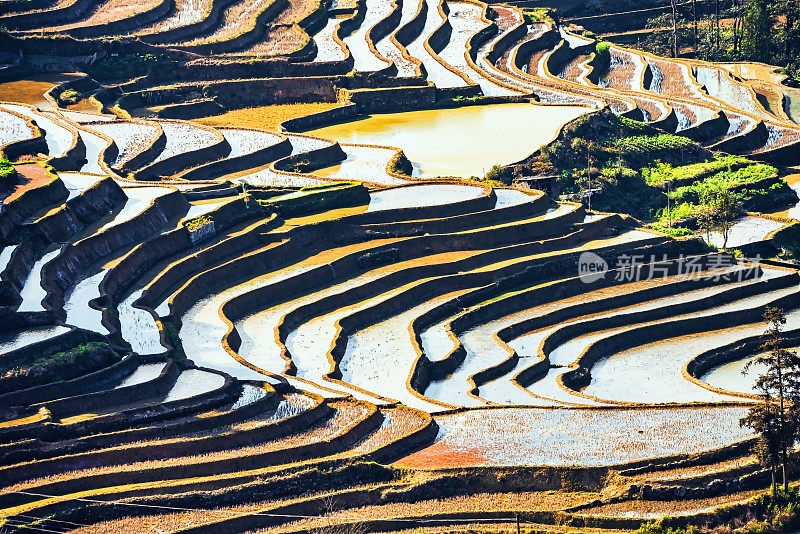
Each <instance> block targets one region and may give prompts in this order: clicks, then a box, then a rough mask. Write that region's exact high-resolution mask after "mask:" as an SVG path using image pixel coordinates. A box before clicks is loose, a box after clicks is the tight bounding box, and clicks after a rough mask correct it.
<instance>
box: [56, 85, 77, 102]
mask: <svg viewBox="0 0 800 534" xmlns="http://www.w3.org/2000/svg"><path fill="white" fill-rule="evenodd" d="M58 99H59V100H61V102H63V103H64V104H67V105H72V104H77V103H78V101H79V100H80V99H81V95H80V93H78V91H76V90H74V89H67V90H66V91H64V92H63V93H61V94H60V95H59V96H58Z"/></svg>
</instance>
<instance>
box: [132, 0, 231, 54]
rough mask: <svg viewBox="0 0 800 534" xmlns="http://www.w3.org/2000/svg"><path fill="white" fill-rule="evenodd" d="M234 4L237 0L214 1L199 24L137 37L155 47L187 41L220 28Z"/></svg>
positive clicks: (138, 34)
mask: <svg viewBox="0 0 800 534" xmlns="http://www.w3.org/2000/svg"><path fill="white" fill-rule="evenodd" d="M234 3H236V0H212V3H211V9H210V10H209V11H207V12H206V13H204V14H203V18H201V19H200V20H199V21H197V22H194V23H191V24H186V25H183V26H178V27H176V28H171V29H169V30H164V31H159V32H154V33H137V34H136V36H137V37H138V38H139V39H140V40H141V41H144V42H145V43H149V44H154V45H158V44H165V43H179V42H181V41H187V40H189V39H191V38H193V37H196V36H198V35H202V34H203V33H207V32H210V31H211V30H212V29H214V28H216V27H217V26H219V25H220V24H221V23H222V16H223V15H224V14H225V10H226V9H227V8H228V7H230V6H231V5H233V4H234Z"/></svg>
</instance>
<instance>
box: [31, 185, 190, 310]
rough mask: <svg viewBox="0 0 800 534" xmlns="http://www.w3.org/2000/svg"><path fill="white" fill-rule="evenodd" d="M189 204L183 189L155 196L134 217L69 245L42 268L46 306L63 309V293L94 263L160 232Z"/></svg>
mask: <svg viewBox="0 0 800 534" xmlns="http://www.w3.org/2000/svg"><path fill="white" fill-rule="evenodd" d="M188 205H189V203H188V202H187V201H186V199H185V198H184V197H183V195H181V194H180V192H178V191H173V192H171V193H167V194H165V195H162V196H160V197H157V198H156V199H154V200H153V201H152V202H151V203H150V205H149V206H148V207H147V208H145V209H144V210H143V211H142V212H141V213H139V214H138V215H136V216H135V217H133V218H131V219H129V220H127V221H125V222H123V223H120V224H116V225H114V226H111V227H110V228H108V229H107V230H106V231H103V232H100V233H99V234H93V235H91V236H89V237H87V238H84V239H81V240H80V241H77V242H76V243H73V244H71V245H69V246H68V247H66V248H65V249H64V250H63V251H62V252H61V253H60V254H59V255H58V256H57V257H56V258H54V259H53V260H52V261H50V262H49V263H47V264H46V265H45V266H44V268H43V269H42V287H44V289H46V290H47V297H45V302H44V305H45V309H50V310H61V309H62V307H63V298H64V297H63V295H64V292H65V291H66V290H68V289H69V288H70V287H72V285H73V284H74V283H75V282H76V281H77V280H78V279H79V278H80V277H81V275H82V273H84V272H85V271H86V270H87V269H88V268H89V267H90V266H91V265H93V264H94V263H95V262H97V261H98V260H100V259H102V258H103V257H104V256H106V255H107V254H110V253H111V252H112V251H114V250H119V249H121V248H123V247H125V246H127V245H130V244H132V243H135V242H136V241H141V240H143V239H145V238H146V237H147V236H149V235H151V234H152V233H154V232H156V231H158V230H159V229H161V228H162V226H163V224H164V222H165V221H166V220H168V219H169V218H170V217H171V216H173V215H177V214H178V213H181V212H183V213H185V210H187V209H188Z"/></svg>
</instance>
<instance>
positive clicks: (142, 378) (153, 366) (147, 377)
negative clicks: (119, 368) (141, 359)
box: [114, 363, 167, 389]
mask: <svg viewBox="0 0 800 534" xmlns="http://www.w3.org/2000/svg"><path fill="white" fill-rule="evenodd" d="M166 365H167V364H166V363H143V364H142V365H140V366H139V367H137V368H136V370H135V371H134V372H132V373H131V374H129V375H128V376H127V377H126V378H125V380H123V381H122V382H120V383H119V384H117V386H116V387H115V388H114V389H119V388H124V387H128V386H135V385H136V384H144V383H145V382H149V381H151V380H155V379H156V378H158V375H160V374H161V371H163V370H164V367H166Z"/></svg>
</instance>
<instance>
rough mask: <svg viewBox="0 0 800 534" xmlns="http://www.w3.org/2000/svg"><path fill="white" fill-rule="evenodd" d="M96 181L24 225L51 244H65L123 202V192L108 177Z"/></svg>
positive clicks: (124, 197)
mask: <svg viewBox="0 0 800 534" xmlns="http://www.w3.org/2000/svg"><path fill="white" fill-rule="evenodd" d="M97 178H98V181H97V182H96V183H95V184H94V185H92V186H91V187H89V188H87V189H85V190H84V191H82V192H81V193H80V194H79V195H77V196H75V197H73V198H71V199H69V200H67V201H66V203H64V204H62V205H61V206H60V207H58V208H54V209H53V210H51V211H50V212H49V213H47V214H46V215H44V216H42V217H41V218H39V219H37V220H36V221H34V222H32V223H30V224H28V225H26V227H27V228H30V229H33V230H35V231H36V232H37V233H39V234H41V235H42V236H43V237H44V238H45V239H46V240H47V241H49V242H50V243H66V242H67V241H68V240H69V239H70V238H71V237H73V236H76V235H78V234H79V233H80V232H81V231H82V230H83V229H85V228H86V227H88V226H89V225H91V224H92V223H94V222H96V221H98V220H100V219H102V218H103V217H105V216H106V215H107V214H108V213H109V212H111V211H113V210H114V209H115V208H116V207H117V206H120V205H121V204H124V202H125V200H126V198H127V197H126V196H125V193H124V192H123V191H122V188H121V187H120V186H119V185H118V184H117V183H116V182H115V181H114V180H113V179H112V178H110V177H105V178H103V177H100V176H98V177H97Z"/></svg>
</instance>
